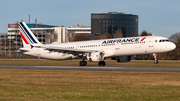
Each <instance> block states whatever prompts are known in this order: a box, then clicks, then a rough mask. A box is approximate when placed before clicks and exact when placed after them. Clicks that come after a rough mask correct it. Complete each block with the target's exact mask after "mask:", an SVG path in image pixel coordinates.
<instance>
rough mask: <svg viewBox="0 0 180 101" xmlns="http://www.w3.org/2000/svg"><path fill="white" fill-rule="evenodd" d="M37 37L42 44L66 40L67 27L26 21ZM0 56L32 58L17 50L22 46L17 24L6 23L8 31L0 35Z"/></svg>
mask: <svg viewBox="0 0 180 101" xmlns="http://www.w3.org/2000/svg"><path fill="white" fill-rule="evenodd" d="M27 26H28V27H29V28H30V29H31V31H32V32H33V33H34V35H35V36H36V37H37V39H38V40H39V41H40V42H41V43H43V44H50V43H52V42H59V43H63V42H67V41H68V40H67V28H66V27H59V26H52V25H45V24H41V23H27ZM0 41H1V43H0V57H1V58H24V57H26V58H33V57H30V56H20V55H19V54H18V53H17V50H18V49H19V48H20V47H23V44H22V40H21V36H20V33H19V28H18V24H8V33H7V34H1V35H0Z"/></svg>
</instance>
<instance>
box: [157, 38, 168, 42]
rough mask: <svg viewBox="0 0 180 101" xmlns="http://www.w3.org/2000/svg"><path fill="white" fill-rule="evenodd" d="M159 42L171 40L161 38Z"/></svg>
mask: <svg viewBox="0 0 180 101" xmlns="http://www.w3.org/2000/svg"><path fill="white" fill-rule="evenodd" d="M159 42H169V40H167V39H161V40H159Z"/></svg>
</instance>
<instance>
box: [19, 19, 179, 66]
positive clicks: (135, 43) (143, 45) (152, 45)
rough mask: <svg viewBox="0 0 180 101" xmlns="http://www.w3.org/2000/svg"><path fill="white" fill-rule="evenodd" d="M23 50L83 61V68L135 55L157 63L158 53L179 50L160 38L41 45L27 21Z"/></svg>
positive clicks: (22, 30) (23, 27) (21, 26)
mask: <svg viewBox="0 0 180 101" xmlns="http://www.w3.org/2000/svg"><path fill="white" fill-rule="evenodd" d="M18 24H19V29H20V34H21V38H22V41H23V48H20V49H19V50H18V51H19V52H21V53H23V54H26V55H31V56H35V57H40V58H46V59H56V60H64V59H76V58H79V59H82V61H80V63H79V65H80V66H86V65H87V62H86V61H85V60H88V61H90V62H98V65H99V66H105V65H106V63H105V61H104V60H105V59H106V58H111V59H112V60H116V61H117V62H130V61H131V57H132V55H142V54H153V55H154V57H155V58H154V63H155V64H157V63H158V59H157V54H158V53H164V52H168V51H171V50H174V49H175V48H176V45H175V44H174V43H172V42H170V41H169V40H168V39H167V38H165V37H161V36H145V37H127V38H113V39H101V40H91V41H78V42H67V43H57V42H56V43H52V44H42V43H40V42H39V41H38V39H37V38H36V37H35V36H34V34H33V33H32V32H31V30H30V29H29V28H28V26H27V25H26V23H25V22H19V23H18Z"/></svg>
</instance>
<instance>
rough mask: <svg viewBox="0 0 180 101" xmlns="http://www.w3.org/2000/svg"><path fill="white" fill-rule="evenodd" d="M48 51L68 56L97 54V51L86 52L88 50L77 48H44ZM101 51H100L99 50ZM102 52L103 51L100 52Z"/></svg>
mask: <svg viewBox="0 0 180 101" xmlns="http://www.w3.org/2000/svg"><path fill="white" fill-rule="evenodd" d="M42 48H45V49H46V50H49V51H54V52H61V53H68V54H73V55H78V54H82V53H89V52H95V51H97V50H86V49H76V48H64V47H54V46H48V47H43V46H42ZM98 51H99V50H98ZM100 52H101V51H100Z"/></svg>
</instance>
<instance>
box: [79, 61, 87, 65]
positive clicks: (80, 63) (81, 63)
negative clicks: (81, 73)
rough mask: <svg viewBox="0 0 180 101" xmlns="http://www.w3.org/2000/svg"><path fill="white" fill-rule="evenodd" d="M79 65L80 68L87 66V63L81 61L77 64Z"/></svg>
mask: <svg viewBox="0 0 180 101" xmlns="http://www.w3.org/2000/svg"><path fill="white" fill-rule="evenodd" d="M79 65H80V66H86V65H87V62H86V61H84V60H83V61H80V62H79Z"/></svg>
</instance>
